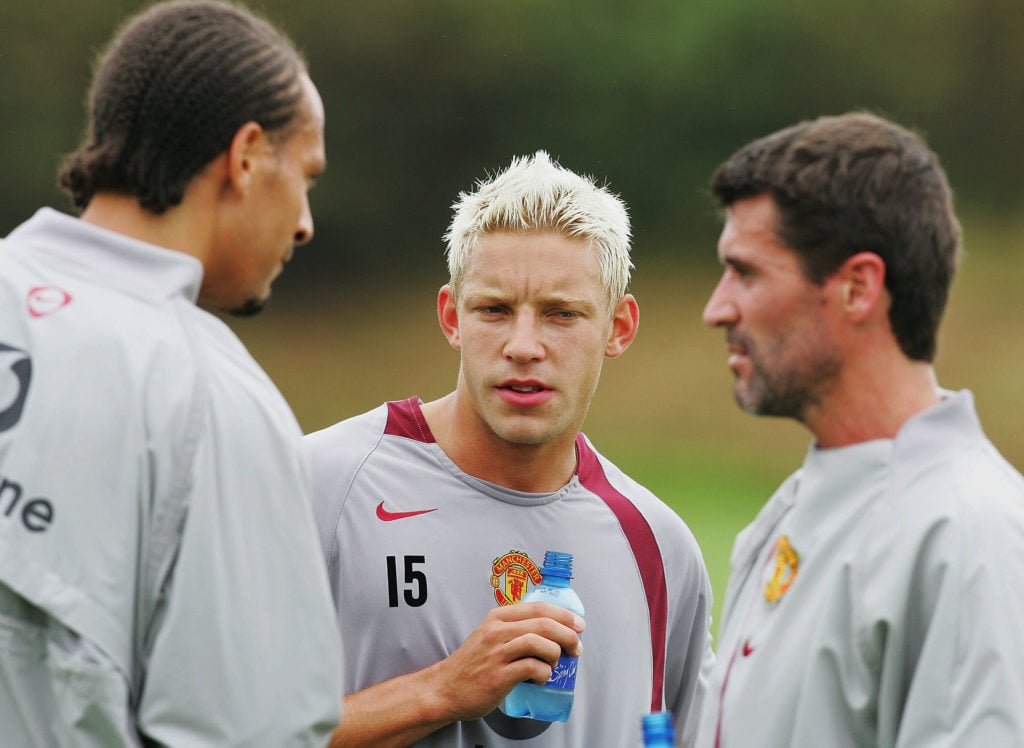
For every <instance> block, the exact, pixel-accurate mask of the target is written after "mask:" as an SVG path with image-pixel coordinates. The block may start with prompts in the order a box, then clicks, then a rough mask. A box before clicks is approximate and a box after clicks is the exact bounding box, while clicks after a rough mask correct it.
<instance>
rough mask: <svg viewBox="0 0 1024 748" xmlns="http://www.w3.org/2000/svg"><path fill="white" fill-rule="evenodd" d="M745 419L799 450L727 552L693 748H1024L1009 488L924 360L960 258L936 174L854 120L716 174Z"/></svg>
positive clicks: (717, 302)
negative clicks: (796, 427)
mask: <svg viewBox="0 0 1024 748" xmlns="http://www.w3.org/2000/svg"><path fill="white" fill-rule="evenodd" d="M712 189H713V191H714V194H715V195H716V197H717V198H718V201H719V203H720V204H721V206H722V207H724V209H725V215H726V219H725V226H724V229H723V231H722V235H721V238H720V240H719V244H718V252H719V257H720V259H721V261H722V263H723V264H724V265H725V272H724V274H723V276H722V278H721V280H720V281H719V283H718V286H717V288H716V289H715V290H714V293H713V294H712V296H711V298H710V300H709V301H708V304H707V307H706V309H705V310H704V319H705V321H706V322H707V323H708V324H709V325H713V326H717V327H721V328H723V329H724V330H725V332H726V341H727V344H728V350H729V353H730V356H729V368H730V369H732V372H733V374H734V375H735V377H736V381H735V396H736V400H737V402H738V403H739V404H740V406H741V407H742V408H743V409H744V410H746V411H748V412H751V413H755V414H758V415H773V416H784V417H788V418H795V419H796V420H798V421H800V422H801V423H802V424H804V426H806V427H807V429H808V430H809V431H810V432H811V434H812V435H813V436H814V443H813V444H812V446H811V448H810V450H809V451H808V454H807V457H806V459H805V460H804V464H803V466H802V468H801V469H800V470H798V471H797V472H796V473H794V474H793V475H792V476H791V477H790V478H789V479H788V480H787V481H786V482H785V483H783V485H782V486H781V487H780V488H779V489H778V491H777V492H776V493H775V495H774V496H772V498H771V499H770V500H769V502H768V503H767V504H766V505H765V507H764V508H763V509H762V511H761V512H760V514H759V515H758V516H757V518H756V519H755V520H754V522H753V523H752V524H751V525H750V526H749V527H748V528H747V529H746V530H744V531H743V532H742V533H741V534H740V535H739V537H738V538H737V541H736V546H735V549H734V551H733V555H732V570H731V575H730V579H729V586H728V590H727V593H726V598H725V602H724V606H723V620H722V627H721V633H720V642H719V647H718V658H719V659H718V662H717V665H716V668H715V671H714V672H713V675H712V678H711V684H710V689H709V692H708V695H707V697H706V700H705V703H704V708H703V714H702V717H701V722H700V727H699V738H698V744H699V745H700V746H701V747H702V748H712V747H714V748H744V747H745V746H747V747H753V746H756V747H757V748H783V747H785V748H818V746H829V748H841V747H844V746H851V747H853V746H857V747H864V748H868V747H870V748H875V747H879V748H880V747H882V746H886V747H890V746H898V747H900V748H911V747H918V746H920V747H922V748H923V747H924V746H927V747H928V748H953V747H954V746H956V747H960V746H994V745H1005V746H1010V745H1024V647H1021V644H1020V632H1021V631H1022V630H1024V591H1022V586H1021V583H1022V580H1024V480H1022V478H1021V475H1020V474H1019V473H1018V472H1017V471H1016V470H1015V469H1013V468H1012V467H1011V466H1010V465H1009V464H1008V463H1007V462H1006V461H1005V460H1004V459H1003V458H1002V457H1001V456H1000V455H999V454H998V452H997V451H996V450H995V448H994V447H993V446H992V444H991V443H990V442H989V441H988V439H987V438H986V437H985V435H984V433H983V432H982V429H981V426H980V424H979V422H978V418H977V415H976V414H975V410H974V404H973V400H972V396H971V393H970V392H968V391H966V390H964V391H960V392H950V391H947V390H943V389H941V388H939V386H938V384H937V381H936V376H935V371H934V368H933V366H932V360H933V358H934V356H935V349H936V336H937V331H938V327H939V321H940V319H941V317H942V313H943V309H944V308H945V304H946V299H947V297H948V295H949V289H950V284H951V282H952V279H953V276H954V273H955V270H956V265H957V261H958V254H959V248H960V227H959V224H958V222H957V219H956V217H955V215H954V212H953V206H952V197H951V192H950V189H949V186H948V184H947V181H946V177H945V174H944V173H943V171H942V168H941V167H940V165H939V162H938V159H937V158H936V157H935V155H934V154H933V153H932V152H931V151H930V150H929V149H928V147H927V146H926V145H925V143H924V142H923V141H922V140H921V139H920V138H919V137H918V136H916V135H915V134H913V133H911V132H909V131H907V130H906V129H904V128H902V127H899V126H897V125H895V124H893V123H891V122H888V121H886V120H884V119H881V118H878V117H875V116H872V115H869V114H859V113H858V114H847V115H844V116H839V117H824V118H821V119H818V120H815V121H812V122H804V123H801V124H799V125H796V126H793V127H790V128H787V129H785V130H782V131H780V132H777V133H774V134H772V135H769V136H767V137H765V138H762V139H760V140H757V141H755V142H753V143H751V144H749V145H748V146H746V147H744V148H743V149H741V150H740V151H739V152H737V153H736V154H735V155H733V156H732V157H731V158H730V159H729V160H728V161H726V163H724V164H723V165H722V166H721V167H719V169H718V171H717V172H716V173H715V175H714V177H713V179H712Z"/></svg>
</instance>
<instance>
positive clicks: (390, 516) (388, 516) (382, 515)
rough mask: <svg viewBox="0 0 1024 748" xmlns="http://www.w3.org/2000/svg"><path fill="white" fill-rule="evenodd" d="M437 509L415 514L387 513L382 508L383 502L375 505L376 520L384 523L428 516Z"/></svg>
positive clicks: (418, 511) (420, 511) (421, 510)
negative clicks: (423, 515)
mask: <svg viewBox="0 0 1024 748" xmlns="http://www.w3.org/2000/svg"><path fill="white" fill-rule="evenodd" d="M436 511H437V509H436V508H435V509H417V510H416V511H415V512H389V511H388V510H387V509H385V508H384V502H383V501H382V502H380V503H379V504H377V519H379V520H382V521H384V522H394V521H395V520H396V519H405V518H406V517H418V516H419V515H421V514H430V513H431V512H436Z"/></svg>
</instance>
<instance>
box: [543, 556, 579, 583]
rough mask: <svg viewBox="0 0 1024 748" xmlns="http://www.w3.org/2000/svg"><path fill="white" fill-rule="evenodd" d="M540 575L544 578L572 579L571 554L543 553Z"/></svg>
mask: <svg viewBox="0 0 1024 748" xmlns="http://www.w3.org/2000/svg"><path fill="white" fill-rule="evenodd" d="M540 573H541V574H542V575H543V576H545V577H547V576H552V577H562V578H563V579H572V554H571V553H561V552H559V551H545V553H544V565H543V566H541V568H540Z"/></svg>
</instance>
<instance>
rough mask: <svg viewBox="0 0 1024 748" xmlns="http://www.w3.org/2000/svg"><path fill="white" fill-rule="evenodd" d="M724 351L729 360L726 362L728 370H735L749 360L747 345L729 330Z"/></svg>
mask: <svg viewBox="0 0 1024 748" xmlns="http://www.w3.org/2000/svg"><path fill="white" fill-rule="evenodd" d="M725 342H726V349H727V350H728V351H729V359H728V361H727V362H726V363H727V364H728V366H729V368H730V369H736V368H737V367H739V366H741V365H742V364H743V363H744V362H745V361H747V360H749V359H750V355H749V353H748V346H747V344H746V343H745V342H744V341H743V340H741V339H740V336H739V335H735V334H733V332H732V331H731V330H730V331H729V334H728V335H727V336H726V340H725Z"/></svg>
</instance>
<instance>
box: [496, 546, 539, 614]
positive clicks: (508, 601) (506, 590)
mask: <svg viewBox="0 0 1024 748" xmlns="http://www.w3.org/2000/svg"><path fill="white" fill-rule="evenodd" d="M540 581H541V573H540V568H539V567H538V566H537V564H535V563H534V562H533V561H532V560H531V559H530V557H529V556H527V555H526V554H525V553H523V552H522V551H509V552H508V553H506V554H504V555H503V556H498V558H496V559H494V562H493V563H492V564H491V587H493V588H494V599H495V600H496V601H497V603H498V605H515V604H516V603H517V602H519V601H520V600H522V599H523V595H525V594H526V592H527V590H528V589H529V585H530V583H531V582H532V583H533V584H535V585H536V584H540Z"/></svg>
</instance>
